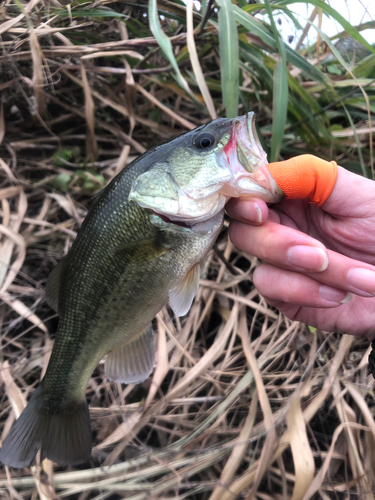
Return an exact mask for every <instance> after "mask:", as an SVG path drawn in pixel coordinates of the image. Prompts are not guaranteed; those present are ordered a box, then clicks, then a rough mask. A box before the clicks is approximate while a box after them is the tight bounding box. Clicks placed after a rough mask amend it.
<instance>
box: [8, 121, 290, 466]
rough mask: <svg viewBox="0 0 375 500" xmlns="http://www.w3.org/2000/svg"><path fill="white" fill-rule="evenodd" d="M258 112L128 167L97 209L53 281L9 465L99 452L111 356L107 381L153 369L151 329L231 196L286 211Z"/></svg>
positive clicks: (186, 285) (192, 275)
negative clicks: (96, 406)
mask: <svg viewBox="0 0 375 500" xmlns="http://www.w3.org/2000/svg"><path fill="white" fill-rule="evenodd" d="M266 164H267V158H266V155H265V153H264V151H263V149H262V147H261V145H260V142H259V140H258V137H257V135H256V131H255V125H254V114H253V113H249V114H248V115H247V116H242V117H238V118H235V119H218V120H215V121H213V122H212V123H210V124H208V125H205V126H202V127H199V128H197V129H196V130H193V131H191V132H188V133H186V134H183V135H181V136H180V137H177V138H176V139H174V140H172V141H171V142H169V143H167V144H164V145H161V146H158V147H156V148H154V149H151V150H150V151H148V152H146V153H145V154H144V155H142V156H141V157H139V158H138V159H136V160H135V161H134V162H132V163H131V164H130V165H129V166H128V167H126V168H125V169H124V170H123V171H122V172H121V173H120V174H119V175H118V176H117V177H115V178H114V179H113V180H112V182H111V183H110V184H109V185H108V186H107V188H106V189H105V190H104V191H103V192H102V193H101V194H100V195H99V196H98V197H97V199H96V200H95V201H94V203H93V205H92V207H91V209H90V211H89V212H88V214H87V217H86V219H85V221H84V223H83V225H82V227H81V229H80V231H79V233H78V235H77V238H76V240H75V241H74V243H73V245H72V248H71V250H70V251H69V253H68V254H67V255H66V256H65V257H64V259H63V260H62V261H61V262H60V264H59V265H58V266H57V267H56V268H55V270H54V271H53V272H52V273H51V276H50V278H49V281H48V283H47V287H46V296H47V300H48V302H49V303H50V305H51V306H53V307H54V308H55V309H56V310H57V311H58V313H59V315H60V323H59V328H58V332H57V336H56V340H55V344H54V347H53V351H52V355H51V359H50V362H49V365H48V368H47V372H46V374H45V377H44V378H43V380H42V382H41V384H40V386H39V387H38V388H37V389H36V391H35V392H34V394H33V396H32V398H31V399H30V402H29V403H28V405H27V407H26V408H25V410H24V411H23V413H22V414H21V416H20V417H19V418H18V420H17V421H16V423H15V424H14V426H13V427H12V429H11V431H10V433H9V435H8V436H7V438H6V440H5V442H4V445H3V447H2V449H1V452H0V461H1V462H3V463H5V464H7V465H10V466H12V467H25V466H29V465H30V464H31V462H32V461H33V460H34V458H35V455H36V453H37V452H38V450H39V449H41V458H42V459H44V458H46V457H47V458H49V459H50V460H53V461H54V462H57V463H59V464H61V465H66V464H76V463H80V462H82V461H85V460H86V459H87V458H88V457H89V456H90V453H91V431H90V421H89V413H88V408H87V403H86V399H85V390H86V385H87V382H88V380H89V378H90V376H91V374H92V372H93V370H94V369H95V367H96V366H97V364H98V363H99V361H100V360H101V359H102V358H103V356H105V355H107V358H106V363H105V371H106V375H107V376H108V378H110V379H111V380H115V381H118V382H124V383H139V382H141V381H143V380H144V379H146V378H147V377H148V376H149V375H150V373H151V372H152V370H153V366H154V360H155V355H154V345H153V336H152V332H151V330H150V328H148V325H149V324H150V322H151V320H152V319H153V318H154V317H155V315H156V314H157V312H158V311H160V309H161V308H162V307H163V306H164V305H165V304H167V303H168V302H169V303H170V305H171V307H172V309H173V310H174V312H175V313H176V314H177V315H179V316H181V315H184V314H186V313H187V312H188V310H189V308H190V306H191V303H192V301H193V299H194V296H195V295H196V293H197V289H198V282H199V275H200V263H201V261H202V260H203V259H204V258H205V256H206V255H207V253H208V252H209V250H210V249H211V247H212V245H213V244H214V242H215V240H216V238H217V236H218V234H219V232H220V230H221V227H222V223H223V215H224V205H225V203H226V201H227V200H228V199H229V198H230V197H232V196H245V195H246V196H249V197H251V196H253V197H254V196H257V197H260V198H262V199H263V200H265V201H267V202H277V201H279V200H280V198H281V196H282V193H281V191H280V190H279V188H278V187H277V185H276V183H275V181H274V180H273V178H272V176H271V175H270V173H269V171H268V170H267V168H266Z"/></svg>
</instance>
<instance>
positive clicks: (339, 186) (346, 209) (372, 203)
mask: <svg viewBox="0 0 375 500" xmlns="http://www.w3.org/2000/svg"><path fill="white" fill-rule="evenodd" d="M322 209H323V210H324V211H325V212H328V213H329V214H331V215H334V216H337V217H361V218H362V217H370V216H374V214H375V182H374V181H372V180H370V179H366V178H365V177H362V176H360V175H357V174H354V173H353V172H349V171H348V170H346V169H345V168H342V167H338V171H337V180H336V183H335V185H334V187H333V190H332V192H331V194H330V195H329V197H328V199H327V201H326V202H325V203H324V204H323V205H322Z"/></svg>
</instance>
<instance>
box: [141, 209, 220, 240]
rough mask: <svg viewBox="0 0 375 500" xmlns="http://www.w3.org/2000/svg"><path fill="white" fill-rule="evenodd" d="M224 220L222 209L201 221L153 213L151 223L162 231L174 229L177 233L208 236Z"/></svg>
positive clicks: (200, 219)
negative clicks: (185, 232)
mask: <svg viewBox="0 0 375 500" xmlns="http://www.w3.org/2000/svg"><path fill="white" fill-rule="evenodd" d="M223 220H224V208H221V209H220V210H219V211H218V212H215V213H214V214H208V215H207V217H206V218H205V219H202V217H199V220H194V219H176V220H175V219H171V218H169V217H167V216H166V215H164V214H160V213H158V212H155V211H154V210H153V211H152V214H151V222H152V223H153V224H154V225H156V226H159V227H160V229H163V228H164V229H167V227H168V226H169V227H174V229H175V230H177V231H184V230H185V231H186V230H188V231H192V232H194V233H198V234H206V233H209V232H211V231H213V230H215V229H216V228H217V226H218V225H219V224H220V225H221V224H222V223H223Z"/></svg>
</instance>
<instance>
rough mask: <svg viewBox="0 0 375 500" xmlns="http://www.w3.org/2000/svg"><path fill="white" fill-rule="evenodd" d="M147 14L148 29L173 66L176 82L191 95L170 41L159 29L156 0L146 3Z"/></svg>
mask: <svg viewBox="0 0 375 500" xmlns="http://www.w3.org/2000/svg"><path fill="white" fill-rule="evenodd" d="M148 16H149V23H150V30H151V32H152V34H153V35H154V37H155V39H156V40H157V42H158V44H159V47H160V48H161V50H162V51H163V53H164V55H165V57H166V58H167V59H168V61H169V63H170V65H171V66H172V67H173V69H174V71H175V73H176V78H177V81H178V83H179V84H180V86H181V87H182V88H183V89H184V90H186V92H187V93H188V94H190V95H191V90H190V88H189V85H188V84H187V81H186V80H185V78H184V77H183V76H182V74H181V71H180V68H179V67H178V64H177V61H176V58H175V56H174V54H173V49H172V44H171V41H170V40H169V38H168V37H167V35H166V34H165V33H164V31H163V30H162V29H161V26H160V21H159V14H158V7H157V3H156V0H150V2H149V4H148Z"/></svg>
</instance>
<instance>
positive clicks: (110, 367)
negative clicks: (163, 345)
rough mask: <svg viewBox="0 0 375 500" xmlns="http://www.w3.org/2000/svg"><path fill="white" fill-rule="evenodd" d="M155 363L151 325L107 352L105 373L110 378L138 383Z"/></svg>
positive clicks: (116, 380) (127, 382)
mask: <svg viewBox="0 0 375 500" xmlns="http://www.w3.org/2000/svg"><path fill="white" fill-rule="evenodd" d="M154 364H155V350H154V339H153V334H152V329H151V327H149V328H147V329H146V330H145V331H144V332H143V333H142V334H141V335H139V336H138V337H137V338H136V339H134V340H133V341H131V342H127V343H125V344H122V345H120V346H119V347H116V348H115V349H113V351H110V352H109V353H108V354H107V359H106V361H105V373H106V375H107V377H108V378H109V379H110V380H113V381H115V382H122V383H124V384H139V383H140V382H143V380H145V379H146V378H147V377H148V376H149V375H150V373H151V372H152V370H153V368H154Z"/></svg>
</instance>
